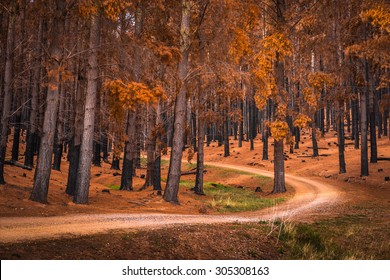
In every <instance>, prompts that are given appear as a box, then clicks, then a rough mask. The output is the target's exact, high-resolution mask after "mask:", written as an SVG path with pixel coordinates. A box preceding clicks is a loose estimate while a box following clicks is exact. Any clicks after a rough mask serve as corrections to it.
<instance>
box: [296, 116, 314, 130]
mask: <svg viewBox="0 0 390 280" xmlns="http://www.w3.org/2000/svg"><path fill="white" fill-rule="evenodd" d="M311 121H312V120H311V118H310V117H309V116H307V115H304V114H298V116H297V117H296V119H295V120H294V126H297V127H299V128H301V129H302V128H306V127H307V126H308V125H309V124H310V123H311Z"/></svg>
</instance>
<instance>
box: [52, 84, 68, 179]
mask: <svg viewBox="0 0 390 280" xmlns="http://www.w3.org/2000/svg"><path fill="white" fill-rule="evenodd" d="M60 79H61V77H60ZM59 91H60V96H59V107H58V109H59V110H58V122H57V129H56V137H55V140H56V143H54V162H53V170H58V171H60V170H61V158H62V152H63V148H64V145H63V139H64V133H63V130H64V114H65V112H64V111H65V89H64V84H63V83H62V84H60V90H59Z"/></svg>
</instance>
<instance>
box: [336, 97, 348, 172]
mask: <svg viewBox="0 0 390 280" xmlns="http://www.w3.org/2000/svg"><path fill="white" fill-rule="evenodd" d="M337 103H338V102H337ZM337 105H338V107H339V114H338V133H337V140H338V146H339V147H338V149H339V173H340V174H342V173H346V172H347V169H346V166H345V154H344V149H345V145H344V142H345V137H344V104H341V105H339V104H337Z"/></svg>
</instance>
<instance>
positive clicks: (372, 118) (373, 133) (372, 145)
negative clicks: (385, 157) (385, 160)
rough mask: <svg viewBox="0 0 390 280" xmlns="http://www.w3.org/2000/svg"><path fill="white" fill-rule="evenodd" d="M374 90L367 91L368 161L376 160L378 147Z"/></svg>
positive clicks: (375, 161)
mask: <svg viewBox="0 0 390 280" xmlns="http://www.w3.org/2000/svg"><path fill="white" fill-rule="evenodd" d="M375 99H376V98H375V92H372V91H370V93H369V104H370V105H369V107H370V162H371V163H377V162H378V147H377V140H376V137H377V134H376V121H377V119H376V113H375V111H376V108H375V107H377V100H375Z"/></svg>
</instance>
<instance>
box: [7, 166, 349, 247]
mask: <svg viewBox="0 0 390 280" xmlns="http://www.w3.org/2000/svg"><path fill="white" fill-rule="evenodd" d="M207 164H208V165H213V166H217V167H222V168H231V169H237V170H241V171H246V172H250V173H253V174H258V175H262V176H267V177H273V173H272V172H269V171H262V170H259V169H256V168H251V167H247V166H239V165H229V164H222V163H207ZM286 183H287V184H288V185H289V186H291V187H293V188H294V189H295V195H294V197H293V198H292V199H290V200H288V201H287V202H285V203H282V204H279V205H277V206H274V207H271V208H267V209H262V210H260V211H254V212H249V213H241V214H225V215H181V214H158V213H156V214H93V215H87V214H81V215H73V216H71V215H69V216H55V217H10V218H0V242H1V243H14V242H23V241H28V240H36V239H54V238H59V237H69V236H79V235H89V234H96V233H104V232H108V231H111V230H120V229H140V228H161V227H167V226H173V225H177V224H215V223H229V222H258V221H260V220H263V221H270V220H271V221H272V220H275V219H280V220H282V221H302V220H305V219H309V220H313V219H315V217H316V216H318V215H321V214H326V212H327V211H328V210H329V209H330V208H332V207H333V208H334V207H335V205H336V204H339V203H341V202H342V201H343V200H344V197H345V195H344V193H343V192H341V191H340V190H339V189H338V188H336V187H334V186H332V185H329V184H325V183H322V182H319V181H316V180H315V179H309V178H303V177H299V176H294V175H286ZM313 217H314V218H313Z"/></svg>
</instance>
